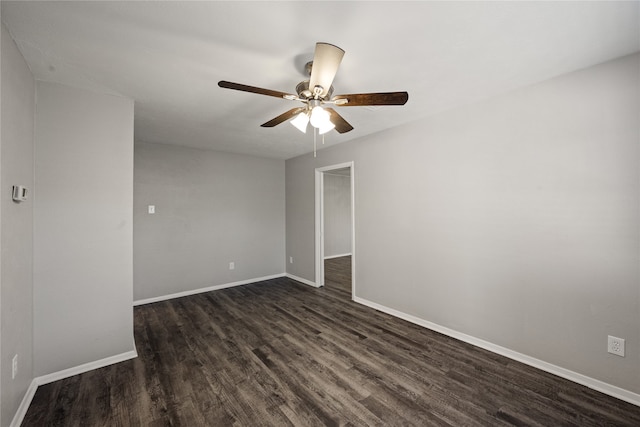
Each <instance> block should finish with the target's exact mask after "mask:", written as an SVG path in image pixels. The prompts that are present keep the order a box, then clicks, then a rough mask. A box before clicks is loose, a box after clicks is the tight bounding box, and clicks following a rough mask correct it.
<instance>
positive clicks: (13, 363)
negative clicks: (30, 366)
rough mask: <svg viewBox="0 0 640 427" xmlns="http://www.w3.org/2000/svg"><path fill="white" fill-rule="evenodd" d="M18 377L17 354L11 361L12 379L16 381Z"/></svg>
mask: <svg viewBox="0 0 640 427" xmlns="http://www.w3.org/2000/svg"><path fill="white" fill-rule="evenodd" d="M16 375H18V355H17V354H16V355H15V356H13V359H11V379H12V380H13V379H15V378H16Z"/></svg>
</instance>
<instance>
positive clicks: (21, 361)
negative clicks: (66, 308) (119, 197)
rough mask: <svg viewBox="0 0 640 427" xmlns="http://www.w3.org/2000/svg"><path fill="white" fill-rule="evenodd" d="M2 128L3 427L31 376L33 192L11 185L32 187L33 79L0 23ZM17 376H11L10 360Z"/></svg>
mask: <svg viewBox="0 0 640 427" xmlns="http://www.w3.org/2000/svg"><path fill="white" fill-rule="evenodd" d="M1 38H2V60H1V61H2V70H1V74H2V82H1V83H0V86H1V87H2V95H1V98H2V106H1V110H2V118H1V123H2V132H1V136H0V141H1V142H0V144H1V145H0V146H1V150H0V161H1V168H2V173H1V176H0V183H1V184H2V185H1V186H0V197H1V201H0V217H1V218H2V221H1V224H2V226H1V229H0V236H1V239H0V240H1V247H0V253H1V254H2V262H1V266H0V272H1V276H0V280H1V284H2V286H1V288H0V303H1V305H0V313H1V318H0V327H1V333H0V337H1V342H0V349H1V360H0V367H1V369H0V375H1V384H0V388H1V390H2V392H1V396H2V401H1V404H0V412H1V417H0V425H3V426H8V425H9V423H10V422H11V420H12V418H13V415H14V414H15V412H16V410H17V409H18V406H19V404H20V402H21V400H22V397H23V396H24V394H25V392H26V390H27V388H28V387H29V384H30V383H31V380H32V379H33V359H32V353H33V321H32V319H33V193H31V194H30V197H29V200H28V201H26V202H22V203H20V204H18V203H14V202H13V201H12V199H11V188H12V186H13V185H24V186H26V187H27V188H28V189H29V190H30V191H33V124H34V122H33V120H34V114H35V81H34V79H33V77H32V75H31V72H30V71H29V68H28V67H27V64H26V63H25V61H24V59H23V58H22V56H21V55H20V52H19V51H18V48H17V47H16V45H15V44H14V42H13V40H12V39H11V37H10V36H9V33H8V32H7V30H6V29H5V27H4V24H2V36H1ZM15 354H17V355H18V375H17V377H16V379H15V380H12V379H11V359H12V358H13V356H14V355H15Z"/></svg>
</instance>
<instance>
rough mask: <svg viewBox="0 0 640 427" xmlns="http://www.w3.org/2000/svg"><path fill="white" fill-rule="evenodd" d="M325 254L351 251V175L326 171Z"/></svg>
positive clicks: (328, 255) (342, 253) (330, 255)
mask: <svg viewBox="0 0 640 427" xmlns="http://www.w3.org/2000/svg"><path fill="white" fill-rule="evenodd" d="M323 177H324V256H325V258H327V257H333V256H337V255H346V254H350V253H351V177H350V176H348V175H335V174H332V173H331V172H325V173H324V174H323Z"/></svg>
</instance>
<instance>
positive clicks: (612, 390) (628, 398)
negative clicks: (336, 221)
mask: <svg viewBox="0 0 640 427" xmlns="http://www.w3.org/2000/svg"><path fill="white" fill-rule="evenodd" d="M353 300H354V301H355V302H357V303H359V304H362V305H366V306H367V307H371V308H374V309H376V310H378V311H382V312H383V313H387V314H390V315H392V316H394V317H398V318H400V319H403V320H406V321H407V322H411V323H414V324H416V325H419V326H422V327H424V328H427V329H431V330H433V331H436V332H439V333H441V334H443V335H447V336H449V337H451V338H455V339H457V340H460V341H463V342H466V343H468V344H472V345H475V346H476V347H480V348H483V349H485V350H488V351H491V352H493V353H496V354H499V355H501V356H504V357H507V358H509V359H512V360H515V361H518V362H521V363H524V364H525V365H529V366H532V367H534V368H537V369H540V370H542V371H545V372H548V373H550V374H554V375H557V376H559V377H562V378H565V379H567V380H569V381H573V382H575V383H578V384H581V385H584V386H586V387H589V388H591V389H593V390H596V391H599V392H601V393H604V394H607V395H609V396H612V397H615V398H617V399H620V400H624V401H625V402H628V403H631V404H633V405H636V406H640V394H638V393H634V392H632V391H629V390H625V389H623V388H620V387H617V386H614V385H611V384H608V383H605V382H603V381H600V380H596V379H594V378H591V377H587V376H586V375H582V374H579V373H577V372H574V371H570V370H568V369H565V368H562V367H560V366H556V365H553V364H551V363H547V362H545V361H542V360H539V359H536V358H534V357H531V356H527V355H526V354H522V353H518V352H517V351H513V350H510V349H508V348H505V347H501V346H499V345H496V344H493V343H490V342H488V341H484V340H482V339H479V338H476V337H473V336H471V335H467V334H464V333H462V332H458V331H455V330H453V329H449V328H447V327H444V326H440V325H438V324H436V323H432V322H429V321H427V320H424V319H420V318H419V317H415V316H412V315H410V314H406V313H403V312H401V311H398V310H394V309H392V308H389V307H385V306H383V305H380V304H378V303H375V302H372V301H369V300H366V299H364V298H359V297H354V298H353Z"/></svg>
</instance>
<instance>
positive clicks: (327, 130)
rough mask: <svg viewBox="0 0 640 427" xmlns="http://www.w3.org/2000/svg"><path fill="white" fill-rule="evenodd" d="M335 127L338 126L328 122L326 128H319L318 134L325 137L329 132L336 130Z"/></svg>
mask: <svg viewBox="0 0 640 427" xmlns="http://www.w3.org/2000/svg"><path fill="white" fill-rule="evenodd" d="M335 127H336V125H334V124H333V123H331V122H327V123H326V124H325V125H324V126H322V127H319V128H318V133H319V134H320V135H323V134H325V133H327V132H329V131H330V130H333V129H335Z"/></svg>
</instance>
